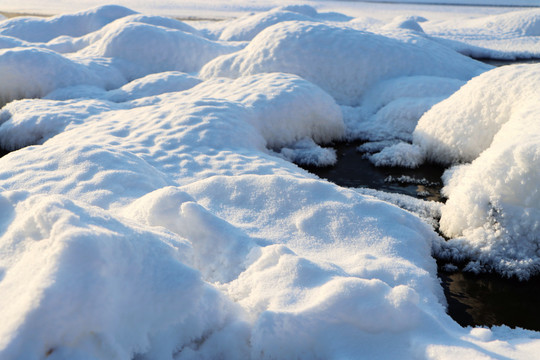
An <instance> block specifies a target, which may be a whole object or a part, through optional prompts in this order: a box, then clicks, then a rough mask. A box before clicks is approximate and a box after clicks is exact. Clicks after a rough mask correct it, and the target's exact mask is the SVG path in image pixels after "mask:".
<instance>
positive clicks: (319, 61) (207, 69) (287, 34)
mask: <svg viewBox="0 0 540 360" xmlns="http://www.w3.org/2000/svg"><path fill="white" fill-rule="evenodd" d="M415 42H416V43H415ZM435 50H438V51H435ZM335 54H341V55H340V56H339V57H336V56H335ZM488 68H489V67H487V66H484V65H481V64H480V63H478V62H476V61H474V60H471V59H468V58H466V57H464V56H462V55H460V54H458V53H456V52H454V51H453V50H450V49H448V48H445V47H442V46H439V45H437V44H435V43H431V42H430V41H429V40H426V39H423V38H421V37H418V38H417V39H416V41H410V42H409V43H405V42H403V41H399V40H396V39H392V38H388V37H385V36H382V35H376V34H372V33H368V32H363V31H359V30H354V29H351V28H346V27H340V26H332V25H328V24H320V23H313V22H298V21H291V22H285V23H280V24H277V25H273V26H271V27H269V28H267V29H265V30H263V31H262V32H261V33H259V34H258V35H257V36H256V37H255V38H254V39H253V40H252V41H251V42H250V43H249V45H248V46H247V47H246V48H245V49H243V50H240V51H238V52H236V53H233V54H230V55H226V56H221V57H219V58H217V59H215V60H213V61H212V62H210V63H208V64H207V65H206V66H204V68H203V69H202V70H201V76H202V77H203V78H205V79H208V78H212V77H216V76H226V77H233V78H235V77H239V76H242V75H248V74H255V73H261V72H287V73H292V74H296V75H299V76H301V77H303V78H304V79H306V80H309V81H311V82H313V83H315V84H317V85H319V86H320V87H321V88H322V89H323V90H325V91H327V92H328V93H329V94H330V95H332V96H333V97H334V98H335V99H336V101H337V102H338V103H340V104H344V105H353V106H354V105H359V104H360V103H361V99H362V96H363V94H364V93H365V91H366V90H367V89H368V88H369V87H371V86H373V85H375V84H376V83H377V82H379V81H382V80H387V79H390V78H394V77H400V76H410V75H429V76H442V77H452V78H457V79H462V80H467V79H469V78H471V77H472V76H475V75H478V74H479V73H481V72H482V71H484V70H486V69H488Z"/></svg>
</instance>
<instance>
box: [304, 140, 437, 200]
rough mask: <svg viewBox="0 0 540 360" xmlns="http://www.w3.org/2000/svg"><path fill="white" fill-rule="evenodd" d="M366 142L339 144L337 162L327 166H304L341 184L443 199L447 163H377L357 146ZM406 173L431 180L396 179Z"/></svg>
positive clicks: (335, 146) (409, 175) (411, 176)
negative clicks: (411, 166)
mask: <svg viewBox="0 0 540 360" xmlns="http://www.w3.org/2000/svg"><path fill="white" fill-rule="evenodd" d="M362 143H363V142H362V141H354V142H350V143H338V144H335V145H334V148H335V149H336V151H337V155H338V162H337V164H336V165H335V166H329V167H324V168H319V167H314V166H313V167H312V166H308V167H306V166H304V168H305V169H306V170H308V171H309V172H311V173H313V174H316V175H318V176H319V177H321V178H324V179H328V180H329V181H331V182H333V183H335V184H337V185H340V186H345V187H367V188H371V189H377V190H383V191H388V192H394V193H399V194H405V195H411V196H415V197H419V198H422V199H429V200H441V196H440V188H441V186H442V183H441V175H442V173H443V172H444V168H443V167H439V166H434V165H432V166H429V165H423V166H421V167H419V168H417V169H407V168H396V167H375V166H374V165H373V164H372V163H371V162H370V161H369V160H367V159H363V155H362V154H361V153H360V152H359V151H358V150H357V147H358V146H360V145H362ZM402 176H405V177H409V178H412V179H417V180H425V182H426V183H427V184H414V183H407V182H403V181H397V180H396V179H399V178H400V177H402ZM390 177H391V178H390ZM392 179H394V180H392ZM418 182H421V181H418Z"/></svg>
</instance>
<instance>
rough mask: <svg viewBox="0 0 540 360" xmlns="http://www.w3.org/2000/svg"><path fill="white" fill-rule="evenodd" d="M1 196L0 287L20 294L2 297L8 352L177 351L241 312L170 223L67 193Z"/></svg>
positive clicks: (124, 354) (8, 355) (2, 332)
mask: <svg viewBox="0 0 540 360" xmlns="http://www.w3.org/2000/svg"><path fill="white" fill-rule="evenodd" d="M0 199H1V206H2V213H3V214H5V212H6V211H8V212H10V214H11V216H12V217H13V218H14V219H16V220H15V221H13V222H12V223H11V224H10V226H9V227H8V228H7V229H6V231H5V232H4V233H3V234H2V237H1V241H0V247H1V250H2V251H1V253H2V256H1V258H0V267H1V268H2V269H3V270H4V276H3V278H2V280H1V282H0V289H1V290H2V293H3V294H8V293H10V294H14V295H15V294H16V296H17V301H12V298H11V297H8V296H3V297H2V299H0V302H1V305H2V306H1V308H2V311H1V313H0V317H1V318H2V324H3V325H2V327H1V328H0V338H1V339H2V349H1V350H0V353H1V356H2V358H3V359H16V358H19V359H20V358H27V359H30V358H36V359H37V358H45V357H48V356H51V357H54V358H83V357H84V358H88V356H91V358H94V359H99V358H103V359H105V358H109V359H112V358H119V359H120V358H123V359H128V358H132V357H133V355H134V354H136V353H141V352H145V353H146V352H148V353H152V352H157V353H161V354H166V353H169V354H172V353H173V352H175V351H176V349H177V347H178V346H179V347H183V346H190V345H191V344H192V342H193V341H195V339H201V338H204V337H207V336H209V332H210V331H214V329H218V328H221V329H223V328H224V327H226V326H227V325H228V323H230V318H231V315H233V314H235V313H236V311H235V310H234V306H233V305H232V303H231V302H230V301H229V300H227V299H226V298H225V297H224V296H222V295H221V294H220V293H219V292H218V291H216V290H215V289H214V288H212V287H211V286H209V285H208V284H206V283H205V282H203V281H202V280H201V278H200V274H199V273H198V272H196V271H194V270H193V269H192V268H190V267H189V266H187V265H186V264H189V263H190V262H191V261H190V258H191V254H192V249H191V246H190V244H189V243H188V242H187V241H186V240H184V239H182V238H180V237H178V236H173V235H172V234H171V233H170V232H166V231H164V230H162V229H161V230H159V229H152V230H147V229H144V228H142V227H140V226H137V225H136V224H134V223H133V222H129V221H125V220H120V219H117V218H115V217H112V216H111V215H110V214H108V213H106V212H105V211H104V210H102V209H99V208H92V207H90V208H89V207H88V206H87V205H84V204H80V203H77V202H74V201H72V200H69V199H67V198H64V197H61V196H50V195H49V196H46V195H45V196H44V195H34V196H28V195H27V194H24V193H13V192H11V193H3V194H2V195H1V198H0ZM36 266H37V268H36ZM32 269H34V270H32ZM37 269H38V270H37ZM36 270H37V271H36ZM52 324H54V326H51V325H52ZM45 329H47V330H45ZM214 335H215V334H214ZM210 336H212V335H210ZM223 350H225V352H226V349H222V351H223ZM229 356H232V355H231V354H229Z"/></svg>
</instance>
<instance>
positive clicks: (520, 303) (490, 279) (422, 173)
mask: <svg viewBox="0 0 540 360" xmlns="http://www.w3.org/2000/svg"><path fill="white" fill-rule="evenodd" d="M360 144H362V142H350V143H339V144H335V146H334V147H335V149H336V151H337V155H338V161H337V163H336V165H334V166H330V167H324V168H316V167H304V168H305V169H306V170H308V171H310V172H312V173H314V174H316V175H318V176H319V177H321V178H325V179H327V180H329V181H331V182H334V183H336V184H337V185H340V186H345V187H366V188H371V189H376V190H382V191H386V192H394V193H400V194H405V195H409V196H414V197H416V198H421V199H424V200H435V201H444V199H443V198H442V196H441V194H440V190H441V188H442V181H441V175H442V173H443V172H444V168H442V167H440V166H436V165H423V166H421V167H419V168H416V169H409V168H398V167H393V168H386V167H375V166H374V165H373V164H371V162H370V161H369V160H367V159H365V158H364V156H363V154H362V153H361V152H359V151H358V150H357V148H358V146H359V145H360ZM403 179H410V180H411V179H416V180H418V181H417V184H412V183H411V181H403ZM418 183H421V184H418ZM439 265H440V266H439V272H438V276H439V278H440V279H441V283H442V285H443V288H444V293H445V296H446V299H447V302H448V313H449V315H450V316H451V317H452V318H453V319H454V320H455V321H456V322H458V323H459V324H460V325H462V326H468V325H471V326H492V325H507V326H510V327H521V328H525V329H530V330H540V307H539V306H538V304H539V303H540V277H538V276H537V277H534V278H532V279H530V280H529V281H518V280H516V279H507V278H502V277H501V276H498V275H496V274H480V275H477V274H473V273H468V272H463V271H455V272H448V271H445V270H444V269H443V265H444V264H439Z"/></svg>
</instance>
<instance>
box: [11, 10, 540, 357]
mask: <svg viewBox="0 0 540 360" xmlns="http://www.w3.org/2000/svg"><path fill="white" fill-rule="evenodd" d="M537 18H538V13H537V12H536V11H528V12H521V13H512V12H509V13H506V14H499V15H490V16H489V17H483V18H477V19H476V20H468V22H465V23H463V24H464V25H463V24H461V23H458V22H451V20H448V21H446V22H441V21H440V20H437V21H429V20H428V19H426V18H423V17H421V16H400V17H398V18H394V19H391V20H390V21H385V20H381V19H373V18H367V17H356V18H355V17H354V16H348V15H344V14H339V13H336V12H321V11H317V10H316V9H315V8H313V7H310V6H307V5H295V6H284V7H280V8H276V9H271V10H268V11H265V12H258V13H255V14H250V15H244V16H242V17H239V18H237V19H229V20H226V21H223V22H219V23H212V22H210V23H208V22H193V23H191V24H187V23H184V22H182V21H179V20H174V19H172V18H168V17H163V16H158V15H141V14H138V13H136V12H134V11H132V10H130V9H127V8H124V7H120V6H103V7H98V8H94V9H90V10H85V11H82V12H78V13H73V14H67V15H60V16H57V17H53V18H46V19H43V18H32V17H28V18H13V19H9V20H3V21H0V78H1V79H2V81H1V83H0V101H1V103H2V104H1V105H2V108H1V109H0V148H2V149H5V150H11V151H12V152H11V153H9V154H8V155H6V156H4V157H2V158H1V159H0V294H2V296H1V297H0V324H2V325H0V358H2V359H6V360H10V359H44V358H46V359H194V358H197V359H216V358H224V359H243V358H253V359H287V358H298V359H338V358H339V359H342V358H369V359H375V358H379V359H397V358H399V359H419V358H420V359H424V358H429V359H455V358H457V357H462V358H468V359H480V358H481V359H486V358H523V359H525V358H534V356H536V355H537V354H538V352H539V351H540V335H539V334H538V333H536V332H533V331H526V330H522V329H514V330H512V329H509V328H507V327H505V326H501V327H493V328H492V329H487V328H465V329H464V328H462V327H460V326H459V325H458V324H457V323H456V322H454V321H453V320H452V319H451V318H450V317H449V316H448V315H447V314H446V312H445V305H446V304H445V299H444V296H443V291H442V288H441V286H440V282H439V279H438V278H437V267H436V262H435V259H434V258H433V256H432V255H433V254H435V255H436V256H439V257H442V258H445V259H450V260H452V261H457V262H462V261H464V260H466V264H467V265H466V267H467V269H468V270H472V271H486V270H495V271H499V272H501V273H502V274H505V275H515V276H518V277H520V278H527V277H529V276H531V275H533V274H537V273H538V272H539V270H540V254H538V253H537V249H538V246H539V245H540V239H539V238H538V234H539V232H540V228H539V227H540V225H539V224H540V208H539V207H538V204H540V198H539V195H538V185H537V184H538V183H539V180H540V173H539V170H538V169H540V153H539V149H540V128H539V126H538V121H537V119H538V117H539V116H540V107H539V103H538V99H539V95H540V93H539V91H538V86H537V85H538V82H539V81H540V68H539V66H538V65H519V66H511V67H503V68H499V69H494V68H493V67H491V66H488V65H485V64H483V63H480V62H478V61H476V60H473V59H471V58H469V57H466V56H464V55H463V54H481V55H482V56H484V55H485V56H493V57H496V56H498V57H499V58H513V57H520V56H522V57H527V56H533V55H534V56H537V55H535V54H537V53H538V44H539V40H538V35H540V34H539V33H537V30H538V29H537V25H536V24H537V23H538V20H537ZM458 24H460V25H458ZM486 24H492V25H489V26H487V25H486ZM477 28H488V29H489V31H487V30H486V32H483V33H480V32H477V30H476V29H477ZM474 32H477V35H478V36H479V38H478V39H476V40H475V41H469V40H467V39H466V38H467V36H468V34H470V33H474ZM503 35H504V36H503ZM481 36H483V37H484V38H480V37H481ZM499 37H500V38H501V39H503V38H504V39H505V40H506V41H509V42H511V43H512V44H514V45H516V46H515V47H512V48H508V49H506V48H502V47H500V46H499V45H500V43H496V44H495V45H493V44H494V43H493V42H492V41H491V40H493V39H495V38H499ZM484 40H486V41H485V42H484ZM517 44H521V45H519V46H518V45H517ZM531 44H533V45H534V46H529V45H531ZM531 54H532V55H531ZM359 138H361V139H365V140H368V141H369V142H368V143H366V144H365V145H364V146H363V148H364V150H367V151H369V152H370V155H369V156H370V159H371V160H372V161H373V162H374V163H376V164H379V165H389V164H390V165H402V166H403V165H404V166H416V165H418V164H420V163H422V162H424V161H427V160H429V161H435V162H440V163H443V164H446V165H448V166H450V165H454V166H453V167H451V168H450V169H449V170H448V171H447V172H446V173H445V176H444V181H445V188H444V193H445V195H446V196H447V197H448V201H447V203H446V204H444V205H441V204H436V203H432V202H426V201H422V200H418V199H411V198H408V197H407V196H403V195H401V196H400V195H395V194H387V193H383V192H379V191H375V190H370V189H347V188H341V187H339V186H337V185H334V184H331V183H329V182H327V181H325V180H322V179H319V178H317V177H316V176H315V175H312V174H310V173H308V172H306V171H305V170H302V169H301V168H299V167H298V166H297V165H295V164H293V163H292V161H294V162H295V163H299V164H309V165H329V164H333V163H335V161H336V153H335V150H334V149H332V147H331V146H332V142H333V141H338V140H346V139H359ZM438 217H440V218H441V222H440V225H441V228H440V229H441V231H442V232H443V233H444V234H445V235H447V236H449V237H451V238H452V239H450V240H449V241H445V240H444V239H442V237H440V236H439V235H438V234H437V233H436V232H435V230H434V225H435V222H436V221H435V220H436V218H438Z"/></svg>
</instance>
